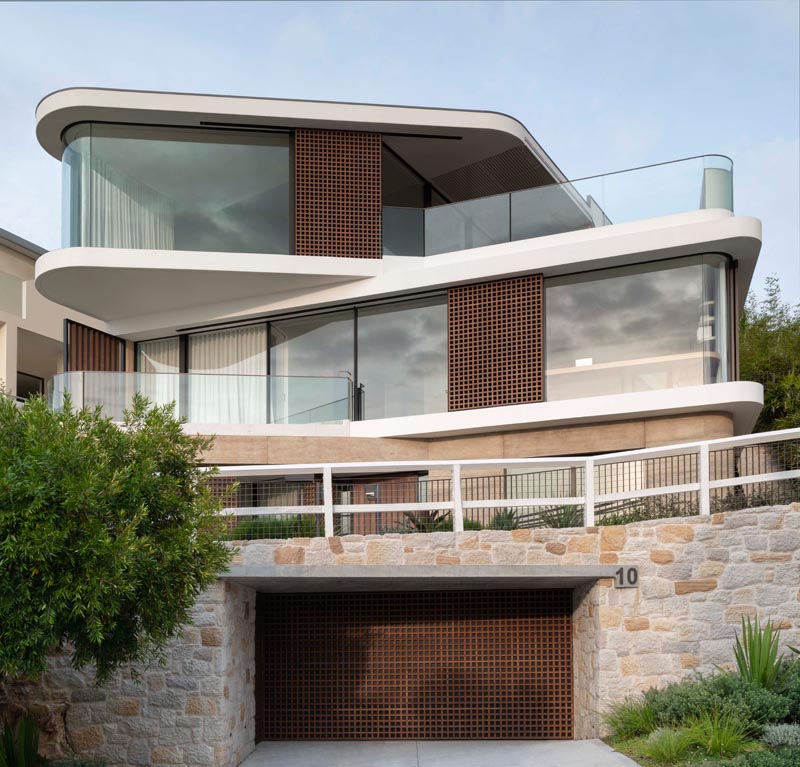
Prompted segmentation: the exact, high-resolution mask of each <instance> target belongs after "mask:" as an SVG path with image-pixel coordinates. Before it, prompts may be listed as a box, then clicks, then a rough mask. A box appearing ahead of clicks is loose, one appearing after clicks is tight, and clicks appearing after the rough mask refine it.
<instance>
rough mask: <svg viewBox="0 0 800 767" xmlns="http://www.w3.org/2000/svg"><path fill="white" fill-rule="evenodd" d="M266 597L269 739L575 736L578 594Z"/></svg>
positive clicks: (261, 682) (263, 732) (261, 618)
mask: <svg viewBox="0 0 800 767" xmlns="http://www.w3.org/2000/svg"><path fill="white" fill-rule="evenodd" d="M258 597H259V599H258V614H257V616H256V621H257V628H256V646H257V648H258V649H257V652H258V655H257V657H256V701H257V702H256V712H257V714H256V716H257V721H256V731H257V734H258V737H259V738H260V739H264V740H388V739H392V740H395V739H459V740H461V739H472V740H477V739H485V738H498V739H531V738H543V739H553V738H560V739H566V738H571V737H572V736H573V692H572V686H573V685H572V593H571V591H568V590H550V591H474V592H470V591H467V592H456V591H449V592H425V591H423V592H414V593H401V592H390V593H368V592H360V593H351V594H348V593H341V592H339V593H322V594H319V593H318V594H259V595H258Z"/></svg>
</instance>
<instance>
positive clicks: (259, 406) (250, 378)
mask: <svg viewBox="0 0 800 767" xmlns="http://www.w3.org/2000/svg"><path fill="white" fill-rule="evenodd" d="M352 389H353V387H352V382H351V381H350V379H348V378H324V377H311V376H263V375H217V374H201V373H105V372H96V371H83V372H70V373H61V374H59V375H57V376H55V377H54V378H52V379H51V380H50V381H48V384H47V400H48V403H49V404H50V406H51V407H54V408H60V407H62V406H63V404H64V401H65V397H66V396H67V395H69V397H70V400H71V402H72V405H73V407H78V408H80V407H88V408H95V407H102V408H103V412H104V414H105V415H107V416H110V417H111V418H113V419H114V420H117V421H118V420H122V416H123V411H124V410H125V409H126V408H129V407H130V406H131V402H132V400H133V395H134V394H135V393H137V392H139V393H141V394H143V395H144V396H145V397H147V398H148V399H149V400H150V401H151V402H152V403H154V404H156V405H166V404H168V403H170V402H175V403H176V412H177V413H178V414H179V415H181V416H183V417H185V418H186V419H187V420H188V421H189V422H190V423H200V424H308V423H330V422H341V421H348V420H350V418H351V417H352V403H353V396H352Z"/></svg>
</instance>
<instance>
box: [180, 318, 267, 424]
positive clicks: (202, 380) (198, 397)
mask: <svg viewBox="0 0 800 767" xmlns="http://www.w3.org/2000/svg"><path fill="white" fill-rule="evenodd" d="M189 372H190V373H191V374H192V375H190V376H189V420H190V421H191V422H192V423H266V421H267V328H266V325H252V326H250V327H245V328H235V329H230V330H217V331H214V332H211V333H199V334H198V335H194V336H190V337H189Z"/></svg>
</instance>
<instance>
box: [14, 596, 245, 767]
mask: <svg viewBox="0 0 800 767" xmlns="http://www.w3.org/2000/svg"><path fill="white" fill-rule="evenodd" d="M192 619H193V625H192V626H189V627H187V628H186V630H185V632H184V636H183V637H182V638H181V639H178V640H175V641H173V642H172V643H171V644H170V646H169V647H168V648H167V651H166V663H165V665H164V666H163V667H154V668H152V669H148V670H145V671H143V672H142V673H141V677H140V679H139V680H138V681H135V680H133V679H132V678H131V675H130V674H129V673H127V674H119V675H118V676H116V677H115V678H114V679H112V681H111V682H110V683H109V684H108V685H105V686H104V687H96V686H94V684H93V681H92V675H91V674H89V673H81V672H77V671H75V670H73V669H72V668H71V666H70V664H69V660H68V658H67V657H66V656H58V657H54V658H53V659H52V662H51V664H50V670H49V671H48V673H47V674H45V675H44V676H43V677H42V678H41V679H40V680H39V681H38V682H36V683H14V684H7V685H0V719H1V718H2V717H3V714H10V715H11V716H12V717H15V715H16V714H17V713H19V712H21V711H28V712H30V713H32V714H33V716H34V717H35V718H36V720H37V722H38V723H39V724H40V726H42V727H43V736H42V744H43V748H42V753H44V755H45V756H48V757H56V756H62V755H65V754H69V753H71V752H73V751H74V752H76V753H78V754H82V755H87V756H91V757H97V758H101V759H103V760H105V761H107V762H108V764H109V765H113V766H114V767H121V766H122V765H126V766H127V765H156V764H169V765H198V766H200V765H206V766H207V767H212V766H213V767H235V765H237V764H239V762H240V761H241V760H242V759H244V757H245V756H247V754H249V753H250V752H251V751H252V750H253V748H254V718H255V697H254V692H253V689H254V687H253V685H254V681H255V668H254V665H255V649H254V640H255V593H254V592H252V591H251V590H250V589H247V588H244V587H242V586H237V585H236V584H234V583H230V582H225V581H218V582H217V584H216V585H215V586H213V587H212V588H211V589H209V590H208V591H207V592H206V593H205V594H204V595H203V597H202V598H201V599H200V600H199V601H198V603H197V605H196V606H195V608H194V610H193V614H192Z"/></svg>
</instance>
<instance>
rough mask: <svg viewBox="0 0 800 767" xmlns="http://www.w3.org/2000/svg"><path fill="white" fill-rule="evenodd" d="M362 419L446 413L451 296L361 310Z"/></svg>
mask: <svg viewBox="0 0 800 767" xmlns="http://www.w3.org/2000/svg"><path fill="white" fill-rule="evenodd" d="M358 380H359V383H360V384H361V385H362V386H363V390H364V403H363V406H364V418H390V417H392V416H404V415H417V414H419V413H438V412H442V411H446V410H447V297H446V296H436V297H433V298H423V299H419V300H417V301H408V302H403V303H396V304H389V305H383V306H375V307H370V308H366V309H359V310H358Z"/></svg>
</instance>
